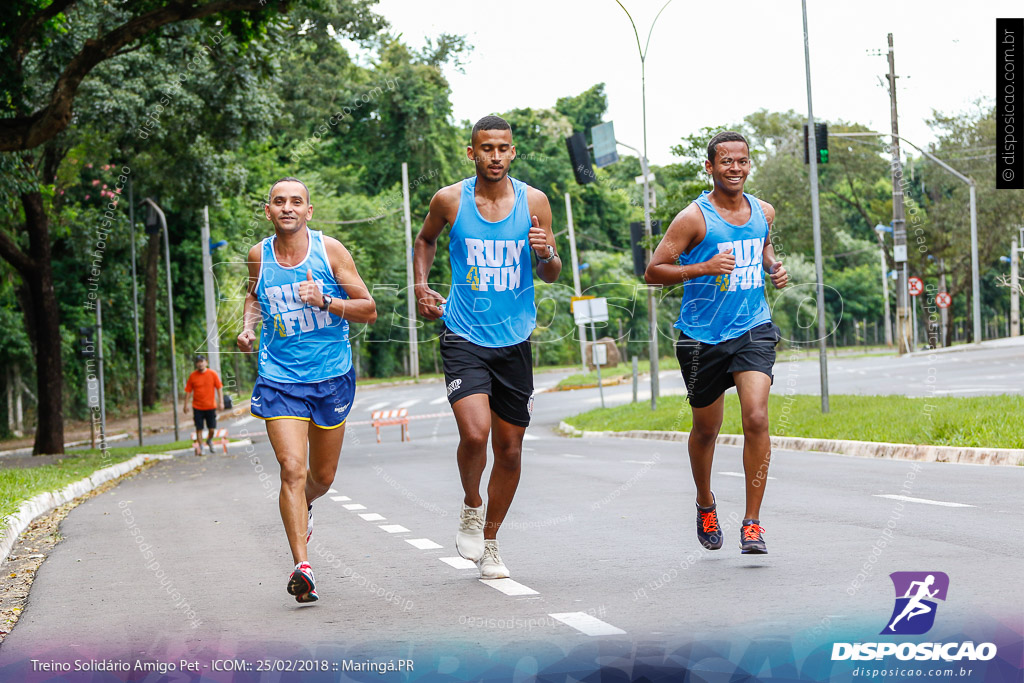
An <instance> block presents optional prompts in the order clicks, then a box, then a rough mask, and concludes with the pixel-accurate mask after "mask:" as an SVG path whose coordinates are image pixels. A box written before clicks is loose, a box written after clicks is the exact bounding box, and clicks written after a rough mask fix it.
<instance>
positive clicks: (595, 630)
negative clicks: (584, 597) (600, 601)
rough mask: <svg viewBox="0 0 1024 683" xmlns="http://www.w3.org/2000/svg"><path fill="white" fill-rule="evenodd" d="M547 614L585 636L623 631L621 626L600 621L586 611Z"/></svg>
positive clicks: (614, 633) (614, 634) (609, 634)
mask: <svg viewBox="0 0 1024 683" xmlns="http://www.w3.org/2000/svg"><path fill="white" fill-rule="evenodd" d="M548 616H549V617H551V618H552V619H557V620H558V621H560V622H562V623H563V624H565V625H566V626H570V627H572V628H574V629H576V630H577V631H579V632H580V633H582V634H583V635H587V636H619V635H623V634H624V633H625V631H623V630H622V629H621V628H619V627H617V626H612V625H611V624H609V623H608V622H606V621H601V620H600V619H598V618H597V617H595V616H592V615H590V614H587V613H586V612H559V613H557V614H549V615H548Z"/></svg>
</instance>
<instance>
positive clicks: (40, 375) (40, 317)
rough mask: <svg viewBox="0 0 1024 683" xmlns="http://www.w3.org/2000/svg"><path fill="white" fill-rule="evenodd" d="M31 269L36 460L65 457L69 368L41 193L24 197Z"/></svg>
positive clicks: (27, 278)
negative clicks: (64, 354) (66, 367)
mask: <svg viewBox="0 0 1024 683" xmlns="http://www.w3.org/2000/svg"><path fill="white" fill-rule="evenodd" d="M21 203H22V206H23V207H24V209H25V226H26V228H27V229H28V235H29V252H28V256H29V258H31V259H32V266H31V267H30V268H27V269H25V270H24V271H22V273H21V276H22V280H23V282H24V284H25V292H26V294H27V296H28V299H29V306H28V307H27V308H26V311H25V321H26V323H27V324H28V331H29V334H30V335H31V337H32V342H33V345H34V347H35V349H34V350H35V358H36V395H37V396H38V399H39V402H38V404H37V406H36V413H37V417H36V440H35V444H34V445H33V446H32V454H33V455H41V454H44V453H45V454H57V453H63V452H64V367H63V362H62V359H61V344H60V342H61V334H60V307H59V306H58V305H57V297H56V295H55V294H54V291H53V265H52V264H51V263H50V223H49V217H48V216H47V215H46V209H45V208H44V205H43V195H42V194H41V193H40V192H26V193H23V194H22V195H21Z"/></svg>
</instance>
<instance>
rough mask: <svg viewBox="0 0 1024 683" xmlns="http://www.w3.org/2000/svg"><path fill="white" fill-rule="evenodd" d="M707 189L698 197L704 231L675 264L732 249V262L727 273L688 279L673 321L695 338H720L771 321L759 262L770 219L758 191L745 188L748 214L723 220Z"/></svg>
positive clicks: (717, 341)
mask: <svg viewBox="0 0 1024 683" xmlns="http://www.w3.org/2000/svg"><path fill="white" fill-rule="evenodd" d="M708 194H710V193H709V192H708V191H707V190H705V191H704V192H703V193H702V194H701V196H700V197H698V198H697V199H696V204H697V206H698V207H699V208H700V212H701V213H702V214H703V215H704V224H705V225H706V226H707V234H706V235H704V239H703V240H701V242H700V244H698V245H697V246H695V247H693V248H692V249H690V253H689V254H680V255H679V264H680V265H689V264H692V263H703V262H704V261H710V260H711V259H712V258H713V257H714V256H715V255H716V254H719V253H721V252H724V251H725V250H726V249H732V253H733V255H735V256H736V268H735V269H734V270H733V271H732V272H731V273H729V274H726V275H702V276H701V277H697V278H694V279H692V280H690V281H688V282H687V283H686V285H685V287H684V288H683V303H682V305H681V306H680V308H679V319H678V320H677V321H676V325H675V326H676V328H677V329H679V330H682V332H683V334H685V335H687V336H688V337H692V338H693V339H696V340H697V341H701V342H704V343H706V344H720V343H721V342H724V341H727V340H729V339H735V338H736V337H739V336H740V335H741V334H743V333H744V332H746V331H748V330H751V329H753V328H755V327H757V326H758V325H763V324H764V323H766V322H771V319H772V317H771V311H770V310H769V309H768V302H767V300H766V299H765V296H764V271H763V270H762V268H761V262H762V260H763V259H762V251H763V249H764V242H765V238H767V237H768V221H767V219H765V217H764V211H762V209H761V202H759V201H758V200H757V197H754V196H751V195H749V194H747V193H743V196H744V197H745V198H746V200H747V203H748V204H750V220H748V221H747V222H746V223H744V224H743V225H733V224H731V223H727V222H726V221H725V219H723V218H722V217H721V216H720V215H718V211H716V210H715V207H714V206H712V205H711V200H710V199H708Z"/></svg>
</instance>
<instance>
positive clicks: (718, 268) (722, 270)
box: [705, 249, 736, 275]
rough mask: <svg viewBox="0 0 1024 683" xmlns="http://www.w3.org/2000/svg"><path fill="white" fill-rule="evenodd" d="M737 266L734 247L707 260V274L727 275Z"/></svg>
mask: <svg viewBox="0 0 1024 683" xmlns="http://www.w3.org/2000/svg"><path fill="white" fill-rule="evenodd" d="M735 268H736V257H735V256H734V255H733V253H732V249H726V250H725V251H723V252H722V253H720V254H715V255H714V256H713V257H712V258H711V259H710V260H708V261H705V269H706V270H707V273H705V274H706V275H725V274H727V273H731V272H732V271H733V270H734V269H735Z"/></svg>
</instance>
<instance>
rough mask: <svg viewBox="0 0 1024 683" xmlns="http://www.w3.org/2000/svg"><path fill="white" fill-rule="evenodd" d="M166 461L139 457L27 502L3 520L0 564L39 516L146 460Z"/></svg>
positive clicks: (160, 456)
mask: <svg viewBox="0 0 1024 683" xmlns="http://www.w3.org/2000/svg"><path fill="white" fill-rule="evenodd" d="M170 457H171V456H169V455H164V454H158V455H150V454H146V453H140V454H139V455H136V456H135V457H134V458H131V459H130V460H125V461H124V462H119V463H117V464H116V465H111V466H110V467H104V468H103V469H101V470H96V471H95V472H93V473H92V474H91V475H89V476H88V477H86V478H85V479H79V480H78V481H76V482H72V483H70V484H68V485H67V486H65V487H64V488H62V489H58V490H57V491H47V492H45V493H40V494H39V495H36V496H33V497H32V498H29V499H28V500H26V501H25V502H24V503H22V504H21V507H19V508H18V511H17V512H15V513H14V514H13V515H11V516H10V517H9V518H8V520H7V526H6V528H5V529H4V530H3V536H2V537H0V562H3V561H4V560H6V559H7V556H8V555H9V554H10V552H11V549H12V548H13V547H14V543H15V542H16V541H17V540H18V536H20V535H21V534H22V532H24V531H25V530H26V529H28V525H29V524H31V523H32V520H34V519H35V518H36V517H38V516H39V515H44V514H46V513H47V512H49V511H50V510H52V509H54V508H55V507H57V506H58V505H63V504H64V503H66V502H68V501H69V500H74V499H75V498H77V497H78V496H81V495H83V494H86V493H89V491H92V490H93V489H95V488H96V487H97V486H99V485H100V484H103V483H105V482H108V481H110V480H111V479H116V478H117V477H120V476H121V475H123V474H125V473H127V472H131V471H132V470H134V469H135V468H136V467H138V466H139V465H142V464H143V463H145V462H146V461H148V460H168V459H170Z"/></svg>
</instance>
